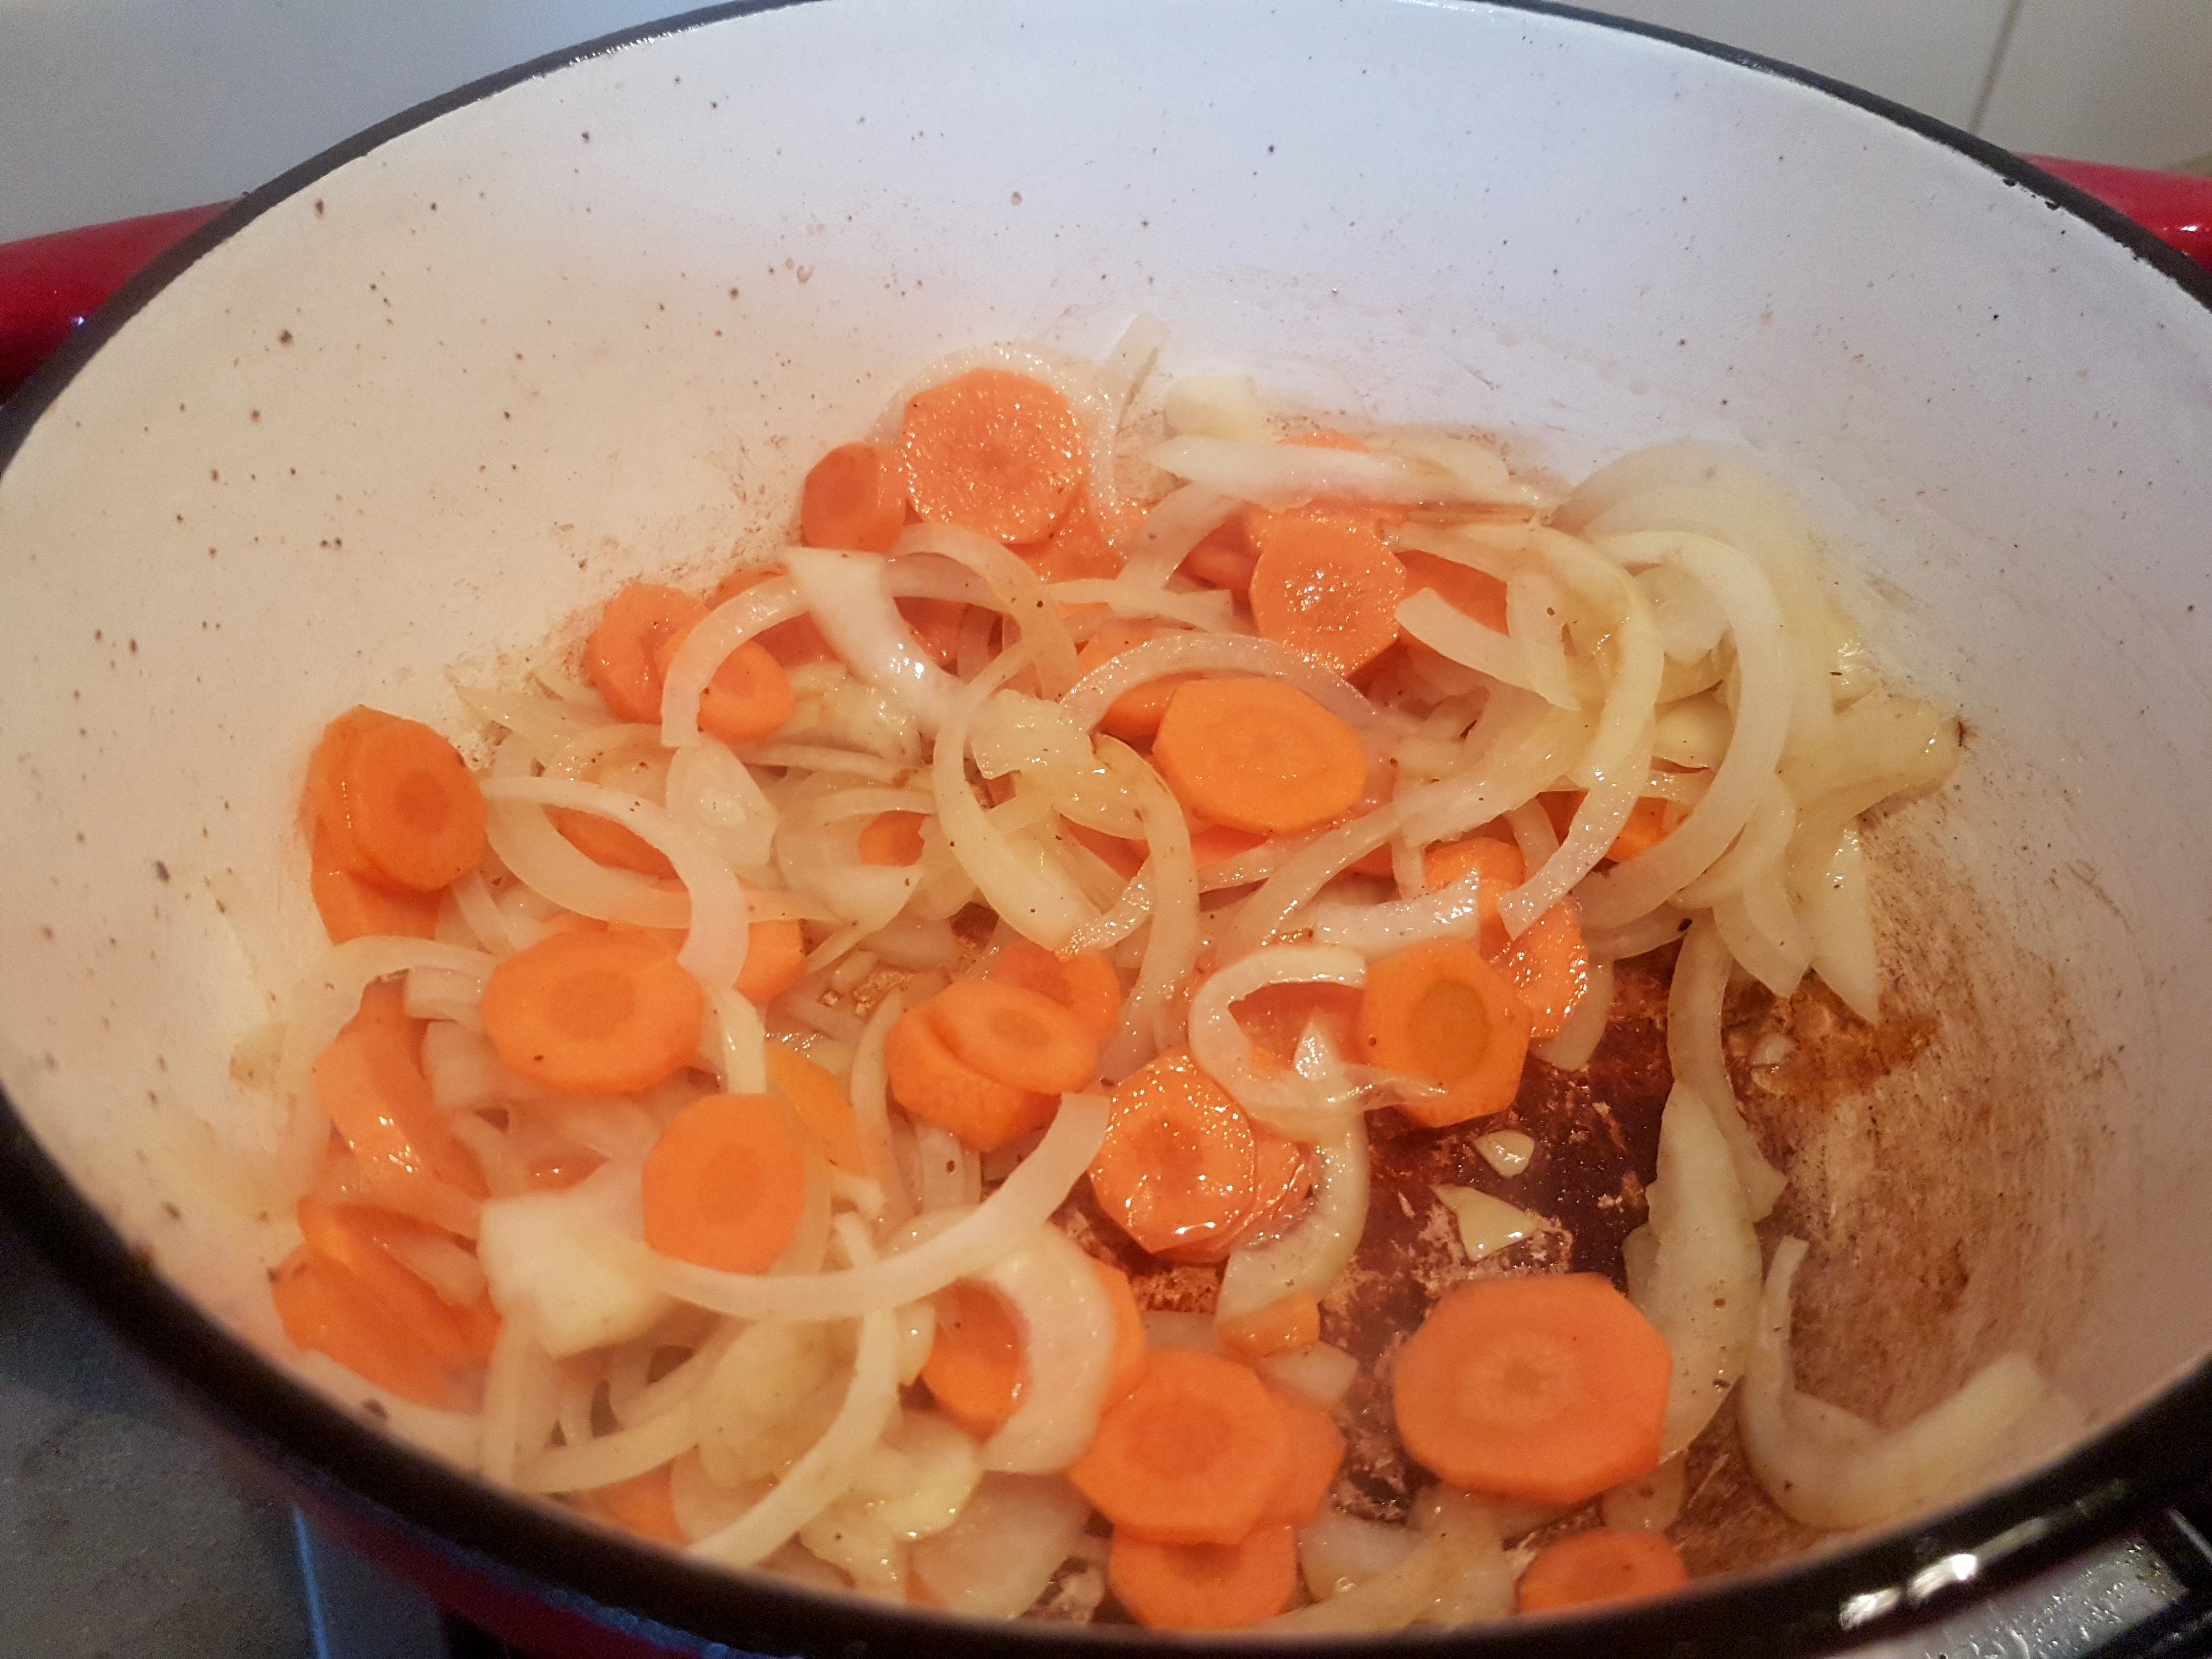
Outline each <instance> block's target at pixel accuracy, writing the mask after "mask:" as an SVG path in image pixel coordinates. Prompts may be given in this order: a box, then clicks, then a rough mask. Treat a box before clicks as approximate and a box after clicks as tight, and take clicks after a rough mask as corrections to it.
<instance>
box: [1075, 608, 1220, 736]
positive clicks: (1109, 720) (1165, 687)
mask: <svg viewBox="0 0 2212 1659" xmlns="http://www.w3.org/2000/svg"><path fill="white" fill-rule="evenodd" d="M1161 631H1162V629H1161V627H1160V624H1159V623H1155V622H1139V621H1136V620H1133V619H1123V618H1121V617H1115V618H1112V619H1109V621H1108V622H1107V623H1105V624H1104V625H1103V627H1101V628H1100V629H1099V630H1098V631H1097V633H1096V634H1093V635H1091V637H1090V638H1089V639H1087V640H1085V641H1084V642H1083V649H1082V650H1080V651H1079V652H1077V653H1076V655H1075V665H1076V667H1077V668H1078V669H1079V670H1080V671H1083V672H1084V673H1085V674H1088V673H1089V672H1090V671H1091V670H1092V669H1094V668H1097V667H1098V666H1100V665H1103V664H1104V663H1108V662H1111V661H1112V660H1113V659H1115V658H1116V657H1118V656H1120V655H1121V653H1123V652H1124V651H1129V650H1133V649H1134V648H1135V647H1138V646H1140V645H1142V644H1143V643H1144V642H1145V641H1146V640H1149V639H1152V638H1153V637H1155V636H1156V635H1158V634H1159V633H1160V632H1161ZM1195 678H1197V676H1196V675H1194V674H1168V675H1164V676H1162V677H1161V678H1158V679H1156V680H1147V681H1146V682H1145V683H1144V684H1142V685H1138V686H1133V687H1131V688H1130V689H1129V690H1127V691H1124V692H1123V693H1122V694H1121V696H1118V697H1116V698H1115V699H1114V701H1113V702H1112V704H1111V705H1110V706H1109V708H1107V710H1106V713H1105V714H1104V715H1103V717H1102V718H1101V719H1100V720H1099V722H1098V724H1099V726H1101V727H1102V728H1103V730H1104V731H1105V732H1107V734H1108V735H1109V736H1110V737H1116V738H1122V739H1124V740H1125V741H1128V742H1133V743H1135V742H1142V741H1143V740H1144V739H1145V738H1149V737H1151V736H1152V734H1153V733H1154V732H1158V730H1159V729H1160V717H1161V716H1162V715H1163V714H1166V713H1167V712H1168V702H1169V700H1170V698H1172V697H1173V696H1175V694H1176V687H1178V686H1182V685H1188V684H1190V683H1191V681H1192V680H1194V679H1195Z"/></svg>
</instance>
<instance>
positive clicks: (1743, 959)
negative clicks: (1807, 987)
mask: <svg viewBox="0 0 2212 1659" xmlns="http://www.w3.org/2000/svg"><path fill="white" fill-rule="evenodd" d="M1712 918H1713V925H1714V927H1717V928H1718V929H1719V930H1720V935H1721V938H1722V939H1724V940H1726V941H1727V943H1728V947H1729V955H1731V956H1733V957H1735V959H1736V960H1737V961H1738V962H1740V963H1742V964H1743V966H1744V969H1745V970H1746V971H1747V972H1748V973H1749V974H1750V975H1751V976H1752V977H1753V979H1756V980H1757V981H1759V983H1760V984H1762V985H1764V986H1765V987H1766V988H1767V989H1768V990H1770V991H1771V992H1773V993H1774V994H1775V995H1776V996H1778V997H1784V998H1786V997H1788V996H1789V995H1790V994H1791V993H1792V992H1794V991H1795V990H1796V988H1797V984H1798V981H1800V980H1802V979H1803V978H1804V977H1805V970H1806V969H1808V968H1809V967H1811V966H1812V965H1813V935H1812V933H1810V932H1809V931H1808V929H1807V927H1805V924H1804V923H1803V922H1802V921H1801V920H1799V918H1798V915H1797V907H1796V903H1795V902H1793V901H1792V900H1791V898H1790V890H1789V888H1788V887H1787V886H1785V885H1784V883H1783V878H1782V871H1781V868H1780V866H1779V861H1777V863H1776V864H1775V865H1774V866H1769V867H1768V868H1767V869H1765V870H1762V871H1760V872H1759V874H1758V875H1756V876H1754V877H1753V878H1752V879H1751V880H1750V881H1748V882H1747V883H1746V884H1744V885H1743V887H1742V889H1741V890H1739V891H1737V892H1735V893H1731V894H1729V896H1727V897H1726V898H1723V899H1722V900H1720V901H1719V902H1717V903H1716V904H1715V905H1714V906H1713V908H1712Z"/></svg>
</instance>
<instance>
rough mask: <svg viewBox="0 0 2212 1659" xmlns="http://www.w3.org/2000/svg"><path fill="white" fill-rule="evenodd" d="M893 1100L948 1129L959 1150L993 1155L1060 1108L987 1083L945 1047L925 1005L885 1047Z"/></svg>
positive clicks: (904, 1018)
mask: <svg viewBox="0 0 2212 1659" xmlns="http://www.w3.org/2000/svg"><path fill="white" fill-rule="evenodd" d="M884 1072H885V1073H886V1074H887V1077H888V1079H889V1081H890V1091H891V1096H892V1097H893V1098H894V1099H896V1101H897V1102H898V1103H899V1104H900V1105H902V1106H903V1107H904V1108H906V1109H907V1110H908V1112H910V1113H912V1114H913V1115H915V1116H916V1117H918V1118H921V1119H922V1120H923V1121H926V1122H930V1123H934V1124H936V1125H937V1126H938V1127H939V1128H941V1129H950V1130H951V1132H952V1133H954V1134H956V1135H957V1136H959V1138H960V1140H961V1144H962V1145H963V1146H969V1147H971V1148H973V1149H974V1150H975V1151H976V1152H995V1151H996V1150H997V1149H998V1148H1000V1147H1001V1146H1005V1145H1006V1143H1007V1142H1008V1141H1010V1140H1012V1139H1015V1138H1016V1137H1017V1136H1019V1135H1024V1134H1027V1133H1029V1132H1030V1130H1031V1129H1035V1128H1038V1127H1042V1125H1044V1124H1046V1123H1049V1122H1050V1121H1052V1114H1053V1111H1054V1108H1055V1106H1056V1105H1057V1104H1058V1102H1057V1101H1056V1100H1055V1099H1054V1097H1052V1096H1050V1095H1042V1094H1033V1093H1031V1092H1030V1091H1028V1090H1026V1089H1018V1088H1016V1087H1014V1085H1012V1084H1010V1083H1001V1082H1000V1081H999V1079H996V1078H993V1077H986V1076H985V1075H984V1074H983V1073H981V1072H979V1071H977V1070H976V1069H975V1067H974V1066H970V1065H969V1064H968V1063H967V1061H965V1060H962V1059H961V1058H960V1057H959V1056H958V1055H957V1054H954V1053H953V1052H952V1050H951V1048H948V1047H947V1046H946V1044H945V1038H944V1036H942V1035H940V1033H939V1030H938V1027H937V1024H936V1023H935V1022H934V1021H933V1020H932V1019H931V1018H930V1017H929V1014H928V1012H927V1005H924V1006H923V1007H920V1008H909V1009H908V1010H907V1011H906V1012H904V1013H903V1014H901V1015H900V1016H899V1018H898V1020H897V1023H896V1024H894V1025H893V1026H892V1027H891V1029H890V1036H888V1037H887V1038H886V1039H885V1040H884Z"/></svg>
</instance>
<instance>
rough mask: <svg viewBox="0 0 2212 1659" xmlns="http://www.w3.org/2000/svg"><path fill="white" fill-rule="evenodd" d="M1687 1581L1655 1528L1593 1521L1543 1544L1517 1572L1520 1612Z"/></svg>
mask: <svg viewBox="0 0 2212 1659" xmlns="http://www.w3.org/2000/svg"><path fill="white" fill-rule="evenodd" d="M1689 1582H1690V1574H1689V1570H1688V1569H1687V1568H1686V1567H1685V1566H1683V1565H1682V1558H1681V1557H1680V1555H1678V1554H1676V1553H1675V1551H1674V1546H1673V1545H1672V1544H1670V1543H1668V1541H1667V1538H1666V1534H1663V1533H1656V1532H1629V1531H1623V1530H1620V1529H1618V1528H1613V1527H1598V1528H1594V1529H1592V1530H1591V1531H1589V1532H1578V1533H1576V1534H1573V1535H1572V1536H1571V1537H1568V1538H1562V1539H1560V1540H1559V1541H1558V1542H1556V1543H1552V1544H1547V1545H1546V1546H1545V1547H1543V1548H1542V1549H1541V1550H1538V1551H1537V1552H1536V1559H1534V1560H1533V1561H1531V1562H1530V1563H1529V1564H1528V1571H1526V1572H1524V1573H1522V1575H1521V1584H1520V1588H1519V1590H1518V1593H1517V1595H1516V1601H1517V1602H1518V1604H1519V1606H1520V1609H1521V1611H1522V1612H1523V1613H1548V1612H1551V1611H1553V1610H1554V1609H1556V1608H1559V1607H1588V1606H1589V1605H1590V1604H1591V1603H1592V1602H1595V1601H1631V1600H1639V1599H1641V1598H1643V1597H1644V1596H1647V1595H1665V1594H1666V1593H1667V1592H1668V1590H1670V1589H1675V1588H1677V1587H1678V1586H1680V1585H1683V1584H1686V1583H1689Z"/></svg>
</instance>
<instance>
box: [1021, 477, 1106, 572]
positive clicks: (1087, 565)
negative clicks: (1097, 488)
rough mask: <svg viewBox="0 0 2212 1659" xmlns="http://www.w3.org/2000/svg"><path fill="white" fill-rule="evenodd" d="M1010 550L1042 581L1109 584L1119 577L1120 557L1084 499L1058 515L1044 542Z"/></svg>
mask: <svg viewBox="0 0 2212 1659" xmlns="http://www.w3.org/2000/svg"><path fill="white" fill-rule="evenodd" d="M1015 551H1016V552H1018V553H1019V554H1020V555H1021V556H1023V557H1024V558H1025V559H1027V560H1028V561H1029V562H1030V568H1031V569H1032V570H1034V571H1036V573H1037V576H1038V578H1039V580H1043V581H1048V582H1072V581H1080V580H1084V579H1085V578H1086V577H1092V578H1098V579H1102V580H1110V579H1111V578H1113V577H1115V576H1118V575H1120V574H1121V555H1120V554H1118V553H1116V552H1115V550H1114V548H1113V544H1111V543H1110V542H1109V541H1108V540H1107V539H1106V532H1105V531H1104V529H1103V527H1101V526H1100V525H1099V522H1098V515H1097V513H1094V512H1092V511H1091V499H1090V497H1089V496H1087V495H1078V496H1077V497H1076V498H1075V504H1074V505H1073V506H1072V507H1069V508H1068V509H1067V511H1066V513H1064V514H1062V515H1061V517H1060V523H1059V525H1058V526H1057V527H1056V528H1055V529H1054V531H1053V532H1052V534H1051V535H1050V536H1048V538H1045V540H1044V541H1042V543H1035V544H1030V546H1027V547H1020V548H1017V549H1015Z"/></svg>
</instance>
